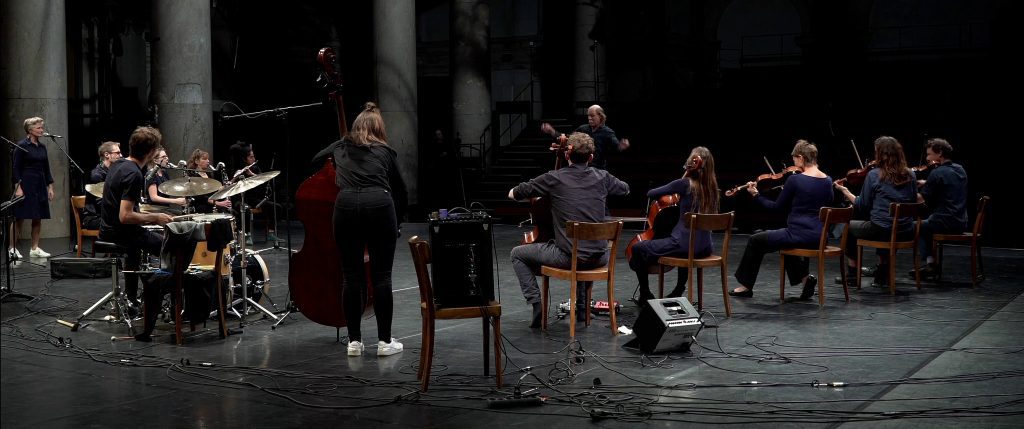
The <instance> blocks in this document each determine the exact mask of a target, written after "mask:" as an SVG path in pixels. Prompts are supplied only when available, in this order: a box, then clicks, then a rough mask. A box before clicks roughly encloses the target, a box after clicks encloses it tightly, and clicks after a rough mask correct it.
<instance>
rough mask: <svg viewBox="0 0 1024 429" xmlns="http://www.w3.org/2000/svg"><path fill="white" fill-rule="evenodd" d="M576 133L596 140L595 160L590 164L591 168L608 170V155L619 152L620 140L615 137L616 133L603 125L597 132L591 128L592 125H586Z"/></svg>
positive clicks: (580, 127)
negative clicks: (584, 134)
mask: <svg viewBox="0 0 1024 429" xmlns="http://www.w3.org/2000/svg"><path fill="white" fill-rule="evenodd" d="M576 132H580V133H586V134H587V135H589V136H590V138H592V139H594V160H593V161H591V162H590V166H591V167H595V168H600V169H602V170H604V169H606V167H607V166H608V154H609V153H612V152H618V151H619V138H618V137H616V136H615V131H612V129H611V128H608V126H606V125H601V126H600V127H597V129H596V130H595V129H592V128H590V124H584V125H580V126H579V128H576Z"/></svg>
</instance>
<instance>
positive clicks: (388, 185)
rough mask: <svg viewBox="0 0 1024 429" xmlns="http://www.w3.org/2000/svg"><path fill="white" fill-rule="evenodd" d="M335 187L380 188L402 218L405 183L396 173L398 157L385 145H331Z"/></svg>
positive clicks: (346, 143)
mask: <svg viewBox="0 0 1024 429" xmlns="http://www.w3.org/2000/svg"><path fill="white" fill-rule="evenodd" d="M332 146H334V152H333V153H334V165H335V166H336V167H337V168H336V169H335V179H334V181H335V183H336V184H337V185H338V186H339V187H341V188H342V189H359V188H383V189H385V190H387V191H388V192H390V193H391V198H392V199H393V200H394V201H395V214H396V215H397V217H398V219H401V218H402V215H403V214H404V213H405V206H406V197H407V196H406V189H405V181H403V180H402V175H401V174H400V173H399V172H398V153H397V152H395V150H394V149H392V148H391V146H388V145H385V144H370V145H359V144H355V143H353V142H351V141H349V140H341V141H339V142H337V143H335V144H334V145H332Z"/></svg>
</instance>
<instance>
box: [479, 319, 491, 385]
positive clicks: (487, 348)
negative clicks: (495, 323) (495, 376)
mask: <svg viewBox="0 0 1024 429" xmlns="http://www.w3.org/2000/svg"><path fill="white" fill-rule="evenodd" d="M490 321H491V318H490V317H481V318H480V322H481V325H482V326H483V328H484V332H483V336H484V337H483V338H484V341H483V344H484V376H485V377H486V376H488V375H491V359H490V358H491V345H490V344H488V343H490V342H491V327H490V326H488V325H489V322H490Z"/></svg>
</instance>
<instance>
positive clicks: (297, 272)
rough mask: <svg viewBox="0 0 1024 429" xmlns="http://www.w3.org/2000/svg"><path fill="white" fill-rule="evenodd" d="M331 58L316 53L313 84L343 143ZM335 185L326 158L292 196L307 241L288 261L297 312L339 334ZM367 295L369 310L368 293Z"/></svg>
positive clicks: (329, 52) (338, 84) (340, 108)
mask: <svg viewBox="0 0 1024 429" xmlns="http://www.w3.org/2000/svg"><path fill="white" fill-rule="evenodd" d="M335 58H336V57H335V54H334V50H332V49H331V48H323V49H320V52H319V53H318V54H317V62H318V63H319V64H320V66H321V68H322V70H321V75H320V77H319V78H318V79H317V80H318V82H321V83H322V84H324V85H323V86H324V87H325V88H326V89H327V90H328V95H329V96H330V98H331V99H332V101H334V103H335V106H336V108H337V113H338V132H339V135H340V136H341V137H344V136H345V135H346V134H348V126H347V125H346V123H345V105H344V104H343V103H342V99H341V80H340V77H339V75H338V73H337V72H336V71H335V68H334V62H335ZM334 179H335V171H334V160H333V159H330V158H328V159H327V160H326V161H325V162H324V165H323V167H321V168H320V170H319V171H317V172H316V173H315V174H313V175H312V176H310V177H309V178H307V179H306V180H304V181H303V182H302V184H301V185H299V188H298V190H296V192H295V211H296V216H297V217H298V218H299V221H300V222H302V225H303V230H304V233H305V238H304V241H303V244H302V249H299V251H298V252H297V253H296V254H295V255H293V256H292V258H291V266H290V267H289V269H288V285H289V287H290V288H291V294H292V299H293V300H294V301H295V306H296V307H297V308H298V309H299V310H300V311H302V314H303V315H305V316H306V318H308V319H309V320H312V321H314V322H316V323H319V324H321V325H327V326H334V327H336V328H341V327H343V326H346V325H347V322H346V320H345V307H344V306H343V305H342V286H343V281H344V276H343V275H342V269H341V268H342V267H341V252H339V251H338V246H337V244H336V243H335V240H334V234H332V233H331V231H333V230H334V225H333V223H332V219H333V214H334V200H335V198H337V196H338V191H339V190H340V188H339V187H338V185H336V184H335V182H334ZM364 263H365V264H366V265H367V267H368V265H369V261H368V260H366V259H365V258H364ZM367 279H369V277H367ZM370 290H371V291H372V289H370ZM367 293H368V298H367V307H369V306H370V302H371V299H372V296H370V294H371V293H372V292H367Z"/></svg>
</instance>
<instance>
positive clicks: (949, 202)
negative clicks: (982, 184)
mask: <svg viewBox="0 0 1024 429" xmlns="http://www.w3.org/2000/svg"><path fill="white" fill-rule="evenodd" d="M952 153H953V145H951V144H949V142H948V141H946V140H945V139H941V138H933V139H928V143H926V144H925V159H926V160H927V161H928V162H927V164H926V165H925V166H922V167H918V169H931V170H932V171H931V173H929V174H928V179H927V180H918V181H917V185H918V186H919V187H920V192H919V193H918V194H917V201H918V202H923V203H925V205H927V206H928V209H929V210H930V211H931V214H930V215H929V216H928V218H927V219H925V220H923V221H922V222H921V240H920V242H919V243H918V245H919V246H920V248H919V252H920V254H921V256H922V257H923V258H925V262H926V264H925V265H924V266H923V267H921V268H920V271H921V273H920V274H921V278H923V279H931V278H935V277H936V276H937V275H938V273H939V267H937V266H936V265H935V255H932V236H934V235H935V234H937V233H938V234H959V233H962V232H964V231H966V230H967V172H966V171H964V168H963V167H962V166H961V165H960V164H956V163H954V162H953V161H951V160H950V159H949V158H950V155H951V154H952ZM910 276H911V277H913V276H914V272H913V270H911V272H910Z"/></svg>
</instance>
